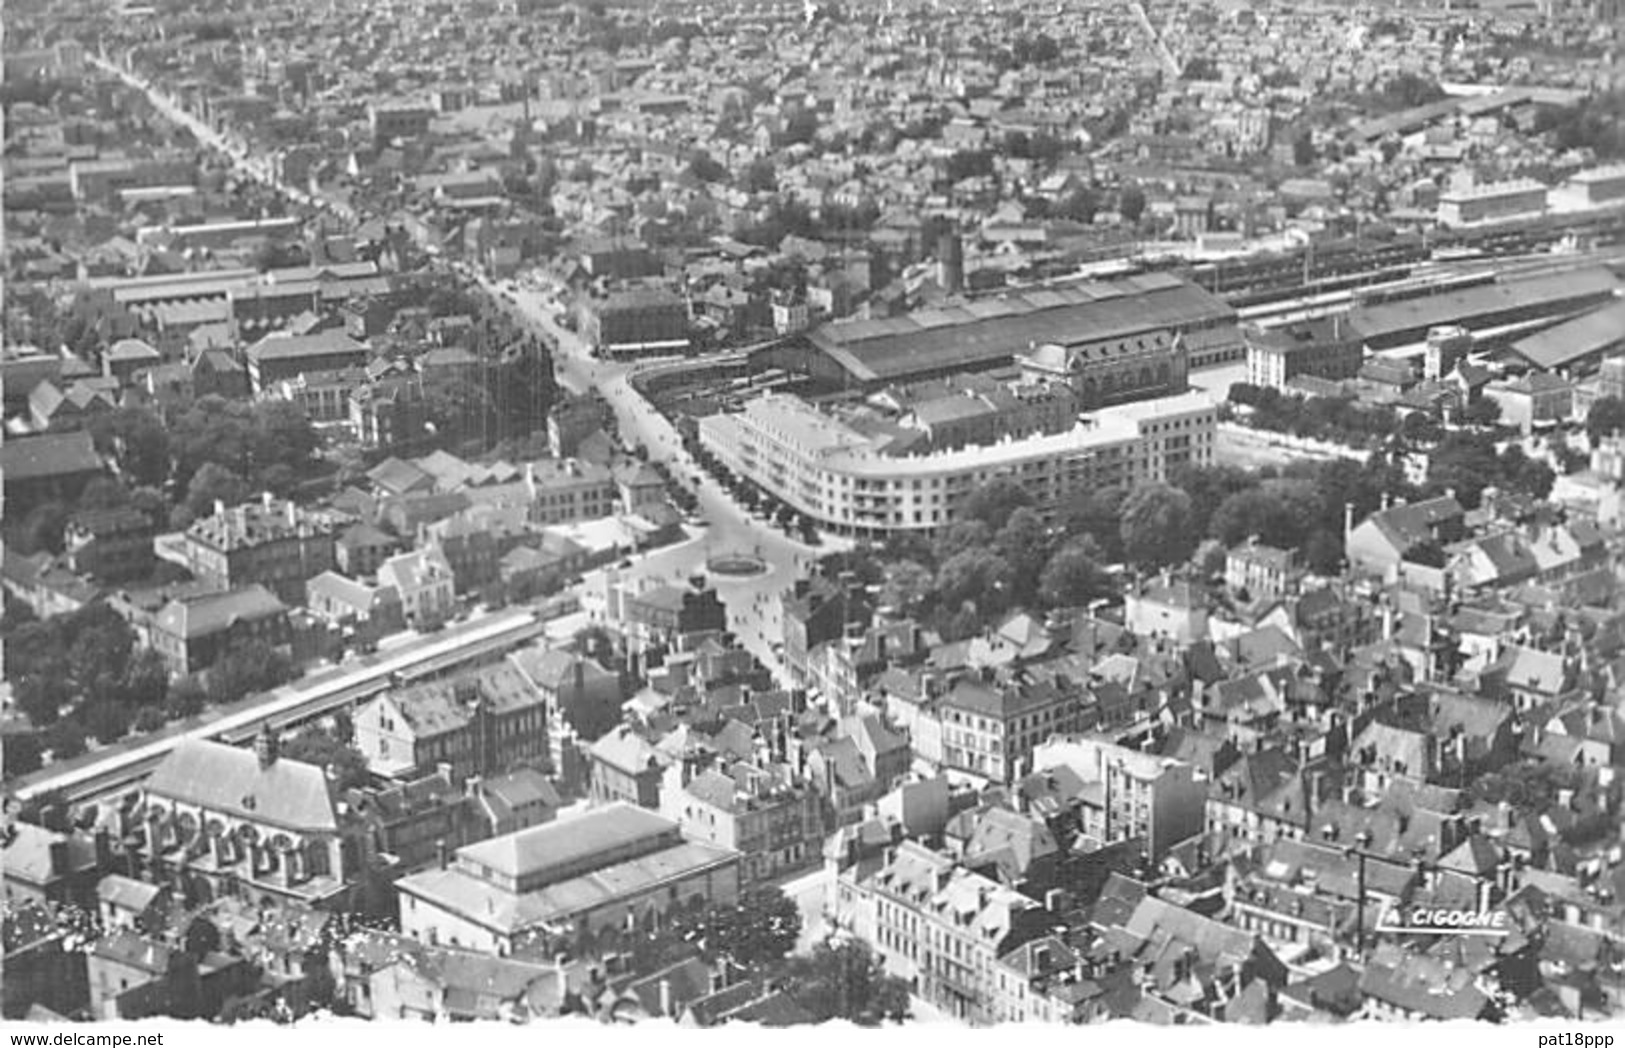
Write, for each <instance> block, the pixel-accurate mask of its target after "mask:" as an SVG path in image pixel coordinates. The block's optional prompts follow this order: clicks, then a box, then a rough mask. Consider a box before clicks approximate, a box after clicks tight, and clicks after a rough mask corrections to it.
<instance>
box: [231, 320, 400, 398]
mask: <svg viewBox="0 0 1625 1048" xmlns="http://www.w3.org/2000/svg"><path fill="white" fill-rule="evenodd" d="M370 353H371V351H370V350H368V349H367V347H366V346H365V345H364V344H362V343H360V342H357V341H356V340H355V339H353V338H351V337H350V336H349V335H347V334H345V333H344V332H343V331H341V330H339V329H337V328H330V329H328V330H327V331H322V332H319V333H317V334H314V335H294V334H290V333H288V332H286V331H277V332H273V333H272V334H269V335H266V336H265V337H264V338H262V339H260V340H259V341H258V342H256V343H254V344H253V345H252V346H249V347H248V351H247V357H248V381H249V384H250V385H251V386H252V387H253V389H254V392H255V393H264V392H267V391H269V390H271V389H272V388H273V387H275V386H276V385H277V383H279V382H282V381H285V380H288V379H294V378H298V377H299V376H300V375H306V374H312V373H314V372H321V371H342V370H344V369H346V368H360V367H366V365H367V358H368V357H369V356H370Z"/></svg>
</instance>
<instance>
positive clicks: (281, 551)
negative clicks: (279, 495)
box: [184, 493, 339, 604]
mask: <svg viewBox="0 0 1625 1048" xmlns="http://www.w3.org/2000/svg"><path fill="white" fill-rule="evenodd" d="M338 527H339V525H338V520H337V519H336V518H335V517H333V516H331V515H329V514H326V513H321V512H316V511H312V510H307V509H304V508H302V507H300V506H298V505H296V504H295V503H293V502H291V501H279V500H277V499H275V498H273V497H272V496H271V495H270V494H269V493H267V494H266V495H265V496H264V497H263V498H262V499H261V500H260V501H259V502H246V503H243V504H242V505H240V506H233V507H230V508H227V507H226V506H225V505H223V504H221V503H219V502H216V503H215V508H214V513H213V514H212V515H211V516H207V517H204V518H202V519H201V520H198V521H195V522H194V523H193V524H192V526H191V527H190V528H187V529H186V539H185V546H184V552H185V556H186V566H187V567H188V568H190V569H191V571H192V574H193V575H196V576H197V577H198V578H199V579H202V580H203V581H205V582H207V583H209V584H210V585H212V586H215V587H217V588H219V589H223V590H224V589H238V588H241V587H243V586H250V585H254V584H256V583H258V584H259V585H262V586H264V587H266V588H267V589H269V590H271V591H272V592H273V593H275V594H276V595H277V596H278V597H279V598H280V599H282V600H283V601H286V602H288V603H290V604H298V603H299V602H300V601H302V600H304V596H305V583H306V581H307V580H309V579H312V578H315V577H316V576H317V575H320V574H321V573H322V572H324V571H328V570H330V569H331V568H332V567H333V565H334V539H335V536H336V534H337V532H338Z"/></svg>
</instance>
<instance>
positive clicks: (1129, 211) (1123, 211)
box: [1117, 182, 1145, 222]
mask: <svg viewBox="0 0 1625 1048" xmlns="http://www.w3.org/2000/svg"><path fill="white" fill-rule="evenodd" d="M1117 213H1118V214H1120V215H1122V216H1123V221H1125V222H1138V221H1139V220H1140V216H1141V215H1143V214H1145V190H1143V189H1141V188H1140V187H1139V185H1138V184H1136V183H1133V182H1130V183H1129V184H1128V185H1126V186H1124V187H1123V190H1122V192H1120V193H1119V194H1118V195H1117Z"/></svg>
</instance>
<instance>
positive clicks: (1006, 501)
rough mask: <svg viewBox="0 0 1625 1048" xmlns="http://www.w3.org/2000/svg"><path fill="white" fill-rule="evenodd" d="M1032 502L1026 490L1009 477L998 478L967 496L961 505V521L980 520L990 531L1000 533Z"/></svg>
mask: <svg viewBox="0 0 1625 1048" xmlns="http://www.w3.org/2000/svg"><path fill="white" fill-rule="evenodd" d="M1032 502H1033V497H1032V496H1031V495H1030V494H1028V493H1027V489H1026V488H1024V487H1022V486H1021V485H1020V484H1017V483H1016V482H1015V481H1013V480H1011V479H1009V478H1008V477H996V478H994V479H993V480H990V481H988V482H987V483H986V484H983V485H982V486H981V487H979V488H977V489H975V490H974V491H972V492H971V493H970V494H969V495H967V496H965V500H964V501H963V502H961V503H960V505H959V519H960V520H979V521H981V522H982V523H983V524H986V525H987V527H988V530H989V531H992V532H998V531H999V530H1000V529H1001V528H1003V527H1004V525H1005V522H1006V521H1008V520H1009V519H1010V515H1011V514H1012V513H1014V512H1015V511H1016V510H1018V509H1020V508H1021V507H1023V506H1030V505H1032Z"/></svg>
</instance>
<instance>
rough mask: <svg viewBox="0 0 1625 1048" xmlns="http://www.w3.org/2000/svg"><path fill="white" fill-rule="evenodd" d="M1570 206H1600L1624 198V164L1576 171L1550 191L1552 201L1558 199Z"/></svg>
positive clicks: (1555, 202) (1554, 201)
mask: <svg viewBox="0 0 1625 1048" xmlns="http://www.w3.org/2000/svg"><path fill="white" fill-rule="evenodd" d="M1560 198H1561V199H1562V200H1563V201H1564V202H1565V203H1567V204H1569V205H1570V206H1571V207H1581V208H1585V207H1601V206H1604V205H1607V204H1615V203H1618V202H1619V201H1620V200H1625V164H1611V165H1609V166H1607V167H1594V168H1589V169H1587V170H1585V171H1576V172H1575V173H1574V174H1572V175H1570V176H1569V179H1568V181H1567V182H1565V183H1563V185H1562V186H1560V187H1558V188H1557V189H1554V190H1553V191H1552V203H1553V204H1554V205H1555V204H1557V202H1558V200H1559V199H1560Z"/></svg>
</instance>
